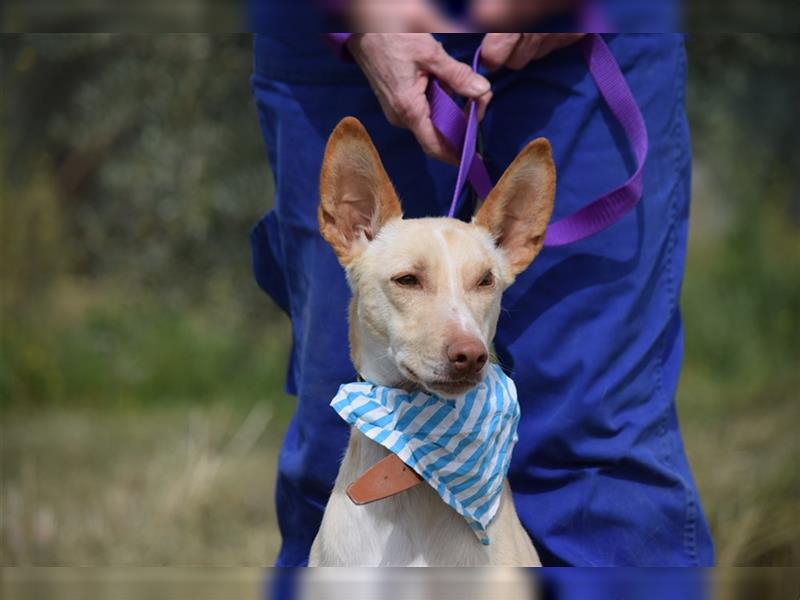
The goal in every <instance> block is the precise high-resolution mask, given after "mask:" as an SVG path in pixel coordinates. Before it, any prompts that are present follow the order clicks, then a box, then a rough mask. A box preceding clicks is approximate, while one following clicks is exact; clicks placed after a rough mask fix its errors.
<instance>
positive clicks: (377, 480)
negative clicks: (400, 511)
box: [346, 454, 422, 504]
mask: <svg viewBox="0 0 800 600" xmlns="http://www.w3.org/2000/svg"><path fill="white" fill-rule="evenodd" d="M421 481H422V477H420V476H419V475H417V473H416V471H414V469H412V468H411V467H409V466H408V465H406V464H405V463H404V462H403V461H402V460H400V458H398V456H397V455H396V454H390V455H389V456H387V457H386V458H383V459H381V460H379V461H378V462H376V463H375V464H374V465H372V466H371V467H370V468H369V469H367V470H366V471H364V472H363V473H362V474H361V475H360V476H359V477H358V479H356V480H355V481H354V482H353V483H351V484H350V485H349V486H347V490H346V491H347V497H348V498H350V500H352V501H353V502H354V503H355V504H368V503H370V502H375V501H376V500H383V499H384V498H388V497H389V496H394V495H395V494H399V493H400V492H404V491H406V490H408V489H411V488H412V487H414V486H415V485H417V484H419V483H420V482H421Z"/></svg>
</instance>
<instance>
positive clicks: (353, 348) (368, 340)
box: [349, 294, 417, 391]
mask: <svg viewBox="0 0 800 600" xmlns="http://www.w3.org/2000/svg"><path fill="white" fill-rule="evenodd" d="M349 335H350V358H351V360H352V361H353V365H354V366H355V368H356V371H357V372H358V374H359V375H361V377H363V378H364V379H366V380H367V381H369V382H371V383H374V384H376V385H383V386H387V387H394V388H400V389H404V390H408V391H411V390H414V389H417V386H416V385H415V384H414V383H413V382H410V381H408V379H406V378H405V377H404V376H403V374H402V373H400V371H399V370H398V369H397V365H396V364H395V362H394V357H393V356H392V352H391V349H390V348H389V347H388V346H387V344H386V342H385V341H383V340H381V339H379V337H378V336H376V335H375V334H374V333H373V332H372V331H370V329H369V327H368V326H367V325H366V324H365V323H364V322H363V321H362V320H361V319H360V318H359V316H358V295H357V294H356V295H354V296H353V299H352V301H351V302H350V330H349Z"/></svg>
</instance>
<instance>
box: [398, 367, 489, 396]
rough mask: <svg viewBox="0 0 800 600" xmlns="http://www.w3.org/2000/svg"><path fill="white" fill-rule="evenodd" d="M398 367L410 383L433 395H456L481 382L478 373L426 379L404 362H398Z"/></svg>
mask: <svg viewBox="0 0 800 600" xmlns="http://www.w3.org/2000/svg"><path fill="white" fill-rule="evenodd" d="M398 367H399V369H400V372H401V373H402V375H403V376H404V377H405V378H406V379H408V380H409V381H410V382H411V383H414V384H416V385H418V386H420V387H422V388H423V389H425V390H426V391H427V392H430V393H432V394H435V395H442V396H458V395H460V394H464V393H465V392H467V391H469V390H471V389H472V388H474V387H475V386H476V385H478V384H479V383H480V382H481V374H480V373H479V374H477V375H475V376H473V377H469V378H464V379H443V378H435V379H426V378H424V377H420V376H419V375H418V374H417V373H416V371H414V370H413V369H412V368H411V367H409V366H408V365H406V364H405V363H399V364H398ZM481 373H482V372H481Z"/></svg>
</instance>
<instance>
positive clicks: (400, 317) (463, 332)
mask: <svg viewBox="0 0 800 600" xmlns="http://www.w3.org/2000/svg"><path fill="white" fill-rule="evenodd" d="M554 193H555V168H554V166H553V160H552V157H551V151H550V144H549V143H548V142H547V141H546V140H544V139H538V140H535V141H533V142H531V143H529V144H528V145H527V146H526V147H525V148H524V149H523V150H522V151H521V152H520V153H519V155H518V156H517V158H516V159H515V160H514V162H513V163H512V164H511V165H510V166H509V167H508V169H507V171H506V172H505V174H504V175H503V177H502V178H501V179H500V181H499V182H498V184H497V185H496V186H495V188H494V189H493V190H492V192H491V194H490V195H489V197H488V198H487V199H486V201H485V202H484V203H483V205H482V206H481V208H480V210H479V211H478V212H477V214H476V216H475V218H474V219H473V221H472V223H464V222H462V221H459V220H456V219H450V218H426V219H403V218H402V215H401V208H400V202H399V200H398V198H397V195H396V194H395V191H394V189H393V187H392V184H391V182H390V181H389V178H388V176H387V174H386V172H385V170H384V168H383V165H382V164H381V161H380V158H379V156H378V153H377V151H376V150H375V147H374V146H373V144H372V141H371V140H370V138H369V136H368V134H367V132H366V131H365V129H364V128H363V126H362V125H361V123H359V122H358V121H357V120H356V119H354V118H347V119H344V120H343V121H342V122H341V123H339V125H338V126H337V127H336V129H335V130H334V132H333V133H332V134H331V136H330V139H329V140H328V145H327V148H326V151H325V158H324V161H323V166H322V174H321V181H320V197H321V203H320V207H319V223H320V231H321V233H322V236H323V237H324V238H325V239H326V240H327V241H328V243H330V245H331V246H332V247H333V250H334V251H335V253H336V256H337V257H338V259H339V261H340V262H341V264H342V266H343V267H344V268H345V270H346V272H347V278H348V281H349V283H350V287H351V289H352V292H353V298H352V302H351V305H350V315H349V322H350V351H351V356H352V360H353V364H354V365H355V367H356V369H357V371H358V372H359V373H360V374H361V376H362V377H363V378H364V379H365V380H367V381H369V382H371V383H373V384H377V385H380V386H388V387H391V388H399V389H403V390H409V391H412V390H423V391H425V392H427V393H430V394H433V395H437V396H438V395H441V396H453V395H457V394H463V393H465V392H467V391H468V390H470V389H471V388H473V387H474V386H475V385H477V384H478V383H479V382H480V381H481V380H482V377H483V376H484V373H485V371H486V369H487V367H486V365H487V359H488V350H489V345H490V344H491V341H492V339H493V337H494V333H495V328H496V324H497V318H498V315H499V312H500V300H501V296H502V293H503V291H504V290H505V289H506V288H507V287H508V286H509V285H510V284H511V283H512V282H513V281H514V278H515V276H516V275H517V274H518V273H519V272H521V271H522V270H523V269H525V268H526V267H527V266H528V265H529V264H530V262H531V261H532V260H533V258H534V257H535V256H536V255H537V254H538V252H539V250H540V249H541V247H542V244H543V241H544V234H545V229H546V226H547V222H548V221H549V218H550V214H551V212H552V207H553V197H554ZM321 410H322V409H321ZM389 455H390V452H389V451H388V450H387V449H385V448H384V447H383V446H382V445H380V444H378V443H376V442H374V441H373V440H371V439H370V438H368V437H367V436H365V435H363V434H362V433H360V432H359V431H358V430H356V429H355V428H354V429H353V431H352V433H351V437H350V443H349V445H348V447H347V451H346V453H345V456H344V459H343V462H342V465H341V469H340V471H339V475H338V477H337V479H336V484H335V487H334V489H333V493H332V495H331V498H330V500H329V502H328V505H327V509H326V511H325V515H324V518H323V520H322V525H321V527H320V531H319V534H318V535H317V538H316V540H315V541H314V544H313V546H312V548H311V555H310V560H309V564H310V565H312V566H313V565H331V566H333V565H338V566H369V565H386V566H389V565H392V566H407V565H409V566H410V565H429V566H476V565H512V566H513V565H518V566H535V565H539V564H540V563H539V558H538V556H537V554H536V551H535V549H534V547H533V544H532V543H531V540H530V538H529V536H528V534H527V533H526V532H525V530H524V529H523V527H522V525H521V523H520V521H519V518H518V517H517V513H516V510H515V508H514V502H513V498H512V495H511V490H510V488H509V486H508V482H507V481H506V482H504V484H503V486H502V493H501V495H500V502H499V508H498V509H497V512H496V514H495V515H494V518H493V519H492V520H491V523H490V524H489V525H488V529H487V532H488V534H489V536H490V537H491V543H489V544H488V545H484V544H482V543H481V542H480V541H479V539H478V538H477V537H476V535H475V532H474V531H473V530H472V529H471V528H470V526H469V524H468V523H467V521H466V520H465V518H464V517H462V516H461V515H460V514H458V513H457V512H456V511H455V510H453V508H451V507H450V506H449V505H448V504H446V503H445V502H444V501H443V499H442V497H441V496H440V495H439V493H437V491H436V490H435V489H434V488H433V487H431V486H430V485H427V484H426V483H422V484H420V485H414V486H413V487H409V485H410V483H409V484H408V485H406V484H401V483H399V484H397V485H398V486H400V487H409V489H406V490H405V491H402V492H401V493H396V494H394V495H391V496H390V497H386V498H383V499H380V500H377V501H374V502H370V503H367V504H362V505H358V504H356V503H355V502H354V501H353V500H351V498H350V497H349V496H348V493H347V488H348V486H350V485H351V484H353V482H356V481H357V480H359V478H360V477H361V476H362V475H363V474H364V473H365V471H367V470H368V469H370V468H371V467H373V466H374V465H376V463H379V461H381V460H382V459H385V458H386V457H387V456H389ZM392 460H394V459H392ZM397 461H398V463H397V464H400V465H402V463H400V462H399V459H397ZM390 462H391V461H388V462H386V463H382V464H385V465H389V463H390ZM390 467H391V465H390ZM402 467H403V469H405V466H404V465H402ZM403 469H401V470H403ZM409 476H410V477H416V476H415V475H413V472H410V470H409V472H404V473H402V475H398V477H399V478H401V479H402V478H406V483H408V478H409ZM382 479H386V481H388V482H389V484H391V483H392V482H391V481H390V479H389V475H386V476H385V477H382ZM362 482H363V480H362ZM368 483H369V482H368ZM372 483H374V482H372ZM411 483H415V482H414V481H411ZM365 487H366V488H369V487H370V485H366V486H364V485H362V486H361V488H360V489H364V488H365ZM372 487H374V486H372ZM390 487H391V485H390ZM396 487H397V486H396Z"/></svg>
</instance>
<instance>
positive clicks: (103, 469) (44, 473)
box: [0, 401, 800, 566]
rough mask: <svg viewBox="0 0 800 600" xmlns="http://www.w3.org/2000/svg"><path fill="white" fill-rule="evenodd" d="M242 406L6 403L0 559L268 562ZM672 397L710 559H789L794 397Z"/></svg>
mask: <svg viewBox="0 0 800 600" xmlns="http://www.w3.org/2000/svg"><path fill="white" fill-rule="evenodd" d="M240 406H241V405H239V408H231V407H230V406H229V405H223V404H219V403H216V404H211V405H206V406H200V407H186V406H183V407H181V406H173V407H169V408H146V409H143V408H141V407H140V408H136V409H131V410H125V409H114V410H112V411H99V410H97V409H88V408H85V409H80V410H70V411H67V410H63V409H56V408H48V409H46V410H42V411H31V410H13V411H10V412H7V413H6V415H4V419H3V422H2V436H3V446H2V458H3V471H2V523H0V527H1V533H2V540H1V544H0V550H1V551H2V557H3V558H2V564H4V565H95V566H106V565H115V566H118V565H215V566H248V565H251V566H252V565H268V564H271V563H272V560H273V559H274V557H275V555H276V553H277V550H278V546H279V543H280V540H279V535H278V532H277V527H276V523H275V514H274V503H273V481H274V476H275V471H274V470H275V463H276V460H277V448H278V445H279V442H280V438H281V436H282V432H283V429H284V427H285V423H283V422H282V420H281V419H279V418H273V415H272V413H271V411H270V408H269V407H268V406H267V405H263V404H258V405H256V406H255V407H254V408H253V409H252V411H250V412H249V413H246V412H245V411H242V409H241V408H240ZM681 408H682V409H683V410H682V411H681V417H682V422H683V430H684V436H685V441H686V446H687V450H688V453H689V457H690V460H691V462H692V464H693V468H694V472H695V477H696V479H697V481H698V485H699V487H700V491H701V495H702V498H703V502H704V504H705V507H706V510H707V513H708V517H709V520H710V522H711V525H712V528H713V530H714V536H715V540H716V543H717V553H718V561H719V564H721V565H796V564H798V562H800V520H799V519H798V518H797V507H798V503H797V499H798V496H797V494H798V490H800V469H798V468H797V466H798V465H797V460H798V456H800V451H799V450H800V449H799V448H798V436H797V435H796V431H795V430H796V424H797V423H798V417H800V405H798V404H797V403H791V404H790V403H783V404H780V405H779V406H777V407H767V408H765V409H764V410H761V411H754V410H752V409H749V410H744V409H740V410H739V411H736V410H731V411H730V413H729V414H727V415H725V416H720V415H718V414H717V415H714V416H711V415H709V414H707V412H706V411H705V410H701V409H700V407H696V408H697V409H696V410H692V407H690V406H689V405H688V402H686V401H683V402H682V406H681Z"/></svg>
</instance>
